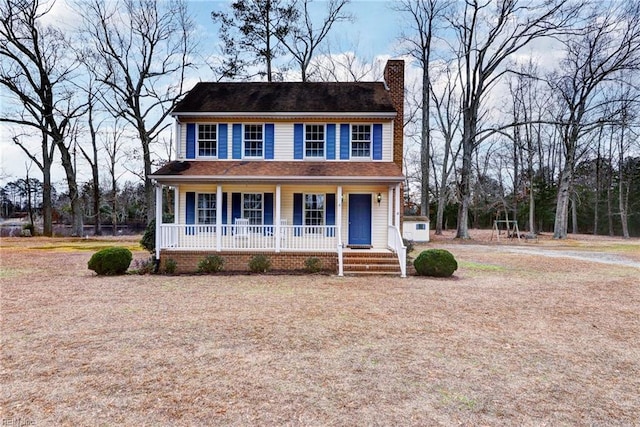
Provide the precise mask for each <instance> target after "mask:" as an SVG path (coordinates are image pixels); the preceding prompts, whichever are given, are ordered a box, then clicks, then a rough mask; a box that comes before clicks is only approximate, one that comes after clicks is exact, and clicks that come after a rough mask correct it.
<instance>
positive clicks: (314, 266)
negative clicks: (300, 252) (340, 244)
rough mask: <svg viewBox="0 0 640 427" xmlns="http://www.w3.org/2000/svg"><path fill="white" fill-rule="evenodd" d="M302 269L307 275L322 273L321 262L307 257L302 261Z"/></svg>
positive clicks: (318, 259)
mask: <svg viewBox="0 0 640 427" xmlns="http://www.w3.org/2000/svg"><path fill="white" fill-rule="evenodd" d="M304 269H305V270H306V271H307V273H319V272H321V271H322V260H321V259H320V258H316V257H309V258H307V259H306V260H305V261H304Z"/></svg>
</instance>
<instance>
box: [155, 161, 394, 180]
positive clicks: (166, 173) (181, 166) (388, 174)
mask: <svg viewBox="0 0 640 427" xmlns="http://www.w3.org/2000/svg"><path fill="white" fill-rule="evenodd" d="M151 177H152V178H153V179H155V180H157V181H159V182H177V181H180V182H189V181H190V182H195V181H198V182H202V181H216V182H221V181H226V182H233V181H235V182H238V181H256V180H259V181H263V182H264V181H269V182H344V183H347V182H349V183H372V182H385V183H399V182H402V181H403V180H404V176H403V175H402V171H401V170H400V168H399V167H398V165H396V164H395V163H393V162H337V161H336V162H306V161H293V162H292V161H288V162H278V161H228V160H224V161H182V162H181V161H173V162H170V163H168V164H166V165H165V166H163V167H162V168H160V169H159V170H158V171H156V172H155V173H153V174H152V175H151Z"/></svg>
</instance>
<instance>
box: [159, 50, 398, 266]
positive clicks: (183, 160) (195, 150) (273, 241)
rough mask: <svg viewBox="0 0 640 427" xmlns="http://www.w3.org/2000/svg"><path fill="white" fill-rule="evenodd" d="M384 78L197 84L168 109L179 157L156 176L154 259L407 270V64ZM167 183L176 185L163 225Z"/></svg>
mask: <svg viewBox="0 0 640 427" xmlns="http://www.w3.org/2000/svg"><path fill="white" fill-rule="evenodd" d="M384 78H385V82H384V83H383V82H355V83H256V82H247V83H205V82H203V83H198V84H196V85H195V86H194V88H193V89H192V90H191V91H190V92H189V93H188V94H187V95H186V96H185V97H184V99H183V100H182V101H181V102H180V103H179V104H178V105H177V106H176V108H175V109H174V110H173V112H172V116H173V117H174V118H175V140H176V141H177V144H176V152H177V159H178V160H176V161H172V162H170V163H168V164H166V165H165V166H163V167H162V168H160V169H159V170H158V171H156V172H155V173H154V174H153V175H152V178H153V179H154V180H155V182H156V184H157V187H156V188H157V191H156V202H157V208H156V222H157V229H156V252H157V253H156V255H157V256H158V257H159V258H160V259H161V262H165V261H166V259H168V258H172V259H174V260H175V261H177V264H178V269H179V271H193V270H195V266H196V265H197V263H198V261H199V260H201V259H202V258H203V257H204V256H205V255H207V254H211V253H216V254H219V255H221V256H222V257H223V258H224V259H225V261H226V263H225V268H226V269H229V270H246V269H247V263H248V260H249V259H250V258H251V256H253V255H254V254H257V253H261V254H266V255H267V256H269V258H270V259H271V262H272V265H273V268H274V269H279V270H296V269H303V268H304V265H305V261H306V260H307V259H308V258H310V257H317V258H320V259H321V260H322V262H323V265H324V267H325V268H326V269H328V270H331V271H335V272H336V273H338V274H339V275H342V274H345V273H347V274H349V273H367V272H369V273H370V272H378V273H385V272H386V273H394V274H399V275H401V276H405V267H406V265H405V264H406V262H405V258H406V251H405V248H404V246H403V244H402V238H401V235H400V221H401V215H402V200H401V191H402V190H401V185H402V182H403V180H404V176H403V174H402V154H403V150H402V147H403V129H402V126H403V102H404V61H401V60H390V61H388V63H387V65H386V67H385V72H384ZM162 186H170V187H173V188H174V189H175V194H176V195H177V197H175V206H173V210H174V212H175V219H174V223H171V224H162V223H161V219H162V206H161V203H162Z"/></svg>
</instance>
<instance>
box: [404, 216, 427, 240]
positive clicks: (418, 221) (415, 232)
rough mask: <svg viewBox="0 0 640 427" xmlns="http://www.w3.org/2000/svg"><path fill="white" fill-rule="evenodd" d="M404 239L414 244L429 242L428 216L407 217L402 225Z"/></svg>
mask: <svg viewBox="0 0 640 427" xmlns="http://www.w3.org/2000/svg"><path fill="white" fill-rule="evenodd" d="M402 237H403V238H404V239H407V240H412V241H414V242H420V243H422V242H428V241H429V218H427V217H426V216H405V217H404V221H403V224H402Z"/></svg>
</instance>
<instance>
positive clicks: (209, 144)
mask: <svg viewBox="0 0 640 427" xmlns="http://www.w3.org/2000/svg"><path fill="white" fill-rule="evenodd" d="M217 131H218V127H217V125H215V124H199V125H198V156H199V157H215V156H217V154H218V152H217V151H218V150H217V149H218V135H217V133H218V132H217Z"/></svg>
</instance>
